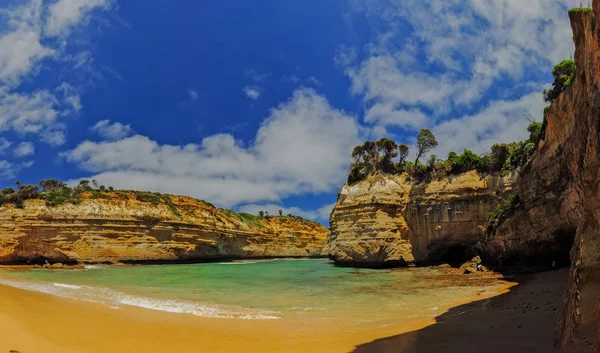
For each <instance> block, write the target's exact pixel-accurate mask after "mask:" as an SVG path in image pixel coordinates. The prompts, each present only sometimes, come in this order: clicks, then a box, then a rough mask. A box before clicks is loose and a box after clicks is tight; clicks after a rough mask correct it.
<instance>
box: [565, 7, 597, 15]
mask: <svg viewBox="0 0 600 353" xmlns="http://www.w3.org/2000/svg"><path fill="white" fill-rule="evenodd" d="M580 12H589V13H592V14H593V13H594V10H593V9H592V8H589V7H575V8H572V9H570V10H569V13H580Z"/></svg>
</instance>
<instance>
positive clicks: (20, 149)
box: [13, 142, 35, 157]
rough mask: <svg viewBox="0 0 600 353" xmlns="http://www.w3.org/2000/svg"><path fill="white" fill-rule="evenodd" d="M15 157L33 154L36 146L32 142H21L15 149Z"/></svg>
mask: <svg viewBox="0 0 600 353" xmlns="http://www.w3.org/2000/svg"><path fill="white" fill-rule="evenodd" d="M13 152H14V154H15V157H26V156H31V155H32V154H34V153H35V146H34V145H33V143H32V142H21V143H19V145H17V147H15V149H14V151H13Z"/></svg>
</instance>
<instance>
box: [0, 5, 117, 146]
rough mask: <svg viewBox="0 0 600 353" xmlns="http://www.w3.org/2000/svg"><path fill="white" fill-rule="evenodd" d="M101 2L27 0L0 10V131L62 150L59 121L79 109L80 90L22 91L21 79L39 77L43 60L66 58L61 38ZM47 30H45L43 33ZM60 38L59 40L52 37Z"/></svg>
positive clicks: (63, 134) (62, 131) (67, 87)
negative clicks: (10, 131)
mask: <svg viewBox="0 0 600 353" xmlns="http://www.w3.org/2000/svg"><path fill="white" fill-rule="evenodd" d="M107 4H108V3H107V2H106V1H99V0H59V1H56V2H52V3H50V4H49V5H48V4H47V3H44V2H42V1H41V0H30V1H26V2H23V3H20V4H19V5H18V6H13V7H9V8H6V9H3V10H1V11H0V20H1V21H2V23H3V24H5V25H4V26H2V28H1V29H0V131H7V130H13V131H15V132H17V134H18V135H19V136H23V135H28V134H36V135H37V136H38V137H39V138H40V140H41V141H43V142H46V143H48V144H50V145H54V146H58V145H62V144H63V143H64V142H65V139H66V132H65V129H66V125H65V124H64V123H63V122H62V121H60V118H62V117H68V116H70V115H73V114H75V113H77V112H79V111H80V110H81V109H82V105H81V99H80V95H79V92H78V90H77V89H76V88H75V87H73V86H72V85H70V84H68V83H62V84H60V85H59V86H58V87H56V88H54V89H51V88H46V89H38V90H35V91H28V92H24V91H21V90H19V86H20V84H21V82H22V80H23V79H24V78H25V77H27V76H33V75H35V74H36V73H37V71H38V70H39V68H40V66H41V65H42V62H43V61H44V60H45V59H60V57H61V56H63V55H64V53H63V50H64V46H65V39H66V37H67V35H68V34H69V33H70V31H72V30H73V29H74V28H75V26H77V25H78V24H80V23H82V22H83V21H84V20H85V19H86V18H87V17H88V16H89V14H90V13H91V11H92V10H94V9H96V8H99V7H105V6H106V5H107ZM44 28H45V29H44ZM55 35H60V36H61V39H60V40H59V41H56V40H53V39H52V38H51V37H52V36H55Z"/></svg>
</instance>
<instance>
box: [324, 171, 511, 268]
mask: <svg viewBox="0 0 600 353" xmlns="http://www.w3.org/2000/svg"><path fill="white" fill-rule="evenodd" d="M513 180H514V178H513V177H510V176H509V177H504V178H503V177H499V176H487V177H480V176H479V175H478V174H477V172H475V171H472V172H469V173H465V174H461V175H458V176H450V177H446V178H442V179H440V180H435V181H432V182H429V183H425V182H423V183H417V182H414V181H408V180H407V177H406V175H382V174H379V175H375V176H371V177H369V178H368V179H366V180H364V181H361V182H359V183H357V184H354V185H345V186H344V187H343V188H342V190H341V193H340V195H339V198H338V201H337V204H336V206H335V208H334V210H333V212H332V214H331V217H330V223H331V228H330V237H329V254H330V257H332V258H333V259H334V260H335V261H336V262H337V263H338V264H341V265H352V266H368V267H380V266H396V265H407V264H413V263H425V264H426V263H435V262H439V261H447V262H453V261H460V260H462V259H464V258H467V257H469V256H470V255H472V248H473V246H474V245H475V244H477V243H478V242H480V241H482V240H484V238H485V232H484V227H485V225H486V222H487V219H488V215H489V213H490V212H491V211H492V210H493V209H494V205H495V202H496V200H497V199H498V198H499V197H501V196H502V195H503V194H505V193H507V192H508V191H510V190H511V188H512V183H513Z"/></svg>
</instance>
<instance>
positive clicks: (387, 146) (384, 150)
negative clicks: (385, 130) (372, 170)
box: [377, 137, 398, 173]
mask: <svg viewBox="0 0 600 353" xmlns="http://www.w3.org/2000/svg"><path fill="white" fill-rule="evenodd" d="M377 151H378V154H379V155H383V156H381V160H380V161H379V170H381V171H384V172H387V173H393V171H394V163H393V162H392V159H393V158H396V157H397V156H398V144H397V143H396V142H394V141H392V140H390V139H388V138H385V137H384V138H381V139H380V140H379V141H377Z"/></svg>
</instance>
